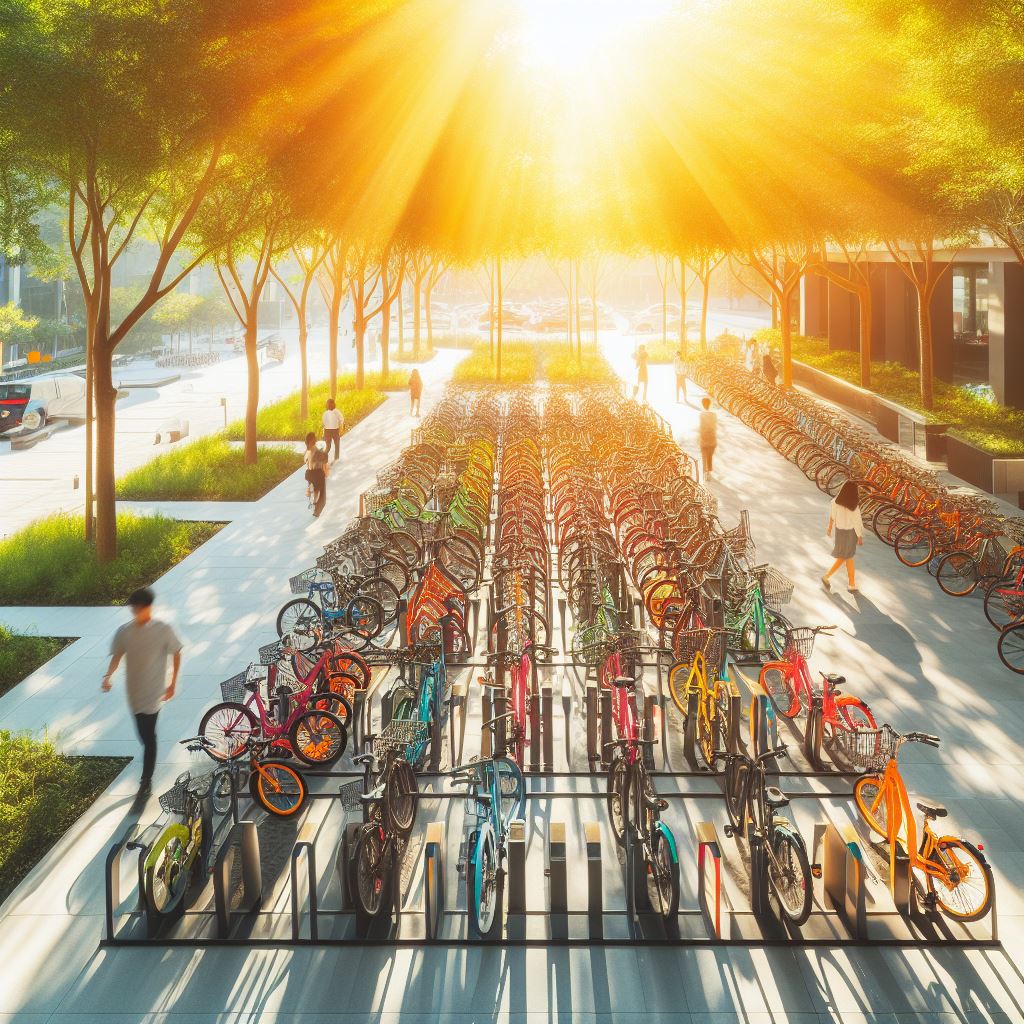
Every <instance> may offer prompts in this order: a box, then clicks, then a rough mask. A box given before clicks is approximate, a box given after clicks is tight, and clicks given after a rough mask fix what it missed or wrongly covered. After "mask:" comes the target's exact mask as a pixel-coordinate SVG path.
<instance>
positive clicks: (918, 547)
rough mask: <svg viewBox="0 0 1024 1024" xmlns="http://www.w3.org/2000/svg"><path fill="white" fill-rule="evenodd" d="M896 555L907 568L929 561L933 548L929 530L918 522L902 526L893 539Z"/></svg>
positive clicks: (919, 565)
mask: <svg viewBox="0 0 1024 1024" xmlns="http://www.w3.org/2000/svg"><path fill="white" fill-rule="evenodd" d="M893 547H894V548H895V550H896V557H897V558H898V559H899V560H900V561H901V562H902V563H903V564H904V565H905V566H907V567H908V568H910V569H918V568H920V567H921V566H922V565H927V564H928V562H930V561H931V557H932V553H933V552H934V550H935V538H934V537H933V536H932V534H931V531H930V530H928V529H927V528H926V527H924V526H921V525H920V523H907V524H906V525H904V526H902V527H901V528H900V530H899V532H898V533H897V534H896V537H895V539H894V541H893Z"/></svg>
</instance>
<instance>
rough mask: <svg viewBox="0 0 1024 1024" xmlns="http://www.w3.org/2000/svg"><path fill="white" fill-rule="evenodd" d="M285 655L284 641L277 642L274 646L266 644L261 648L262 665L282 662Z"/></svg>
mask: <svg viewBox="0 0 1024 1024" xmlns="http://www.w3.org/2000/svg"><path fill="white" fill-rule="evenodd" d="M283 654H284V641H283V640H275V641H274V642H273V643H272V644H264V645H263V646H262V647H261V648H260V664H261V665H273V664H275V663H276V662H278V661H280V660H281V658H282V656H283Z"/></svg>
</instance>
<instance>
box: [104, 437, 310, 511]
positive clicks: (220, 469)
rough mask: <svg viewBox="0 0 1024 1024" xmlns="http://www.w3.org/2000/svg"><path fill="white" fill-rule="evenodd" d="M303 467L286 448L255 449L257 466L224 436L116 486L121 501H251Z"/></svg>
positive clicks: (163, 458)
mask: <svg viewBox="0 0 1024 1024" xmlns="http://www.w3.org/2000/svg"><path fill="white" fill-rule="evenodd" d="M301 465H302V456H301V455H299V454H298V453H297V452H294V451H292V450H291V449H288V448H259V449H258V450H257V452H256V464H255V465H253V466H247V465H246V464H245V452H244V451H243V450H242V449H241V448H238V447H233V446H232V445H231V444H230V443H229V442H228V439H227V438H226V437H225V436H224V435H223V434H214V435H212V436H211V437H204V438H201V439H200V440H198V441H192V442H190V443H189V444H186V445H182V446H181V447H179V448H176V449H175V450H174V451H170V452H167V453H166V454H164V455H158V456H157V457H156V458H155V459H151V460H150V461H149V462H147V463H146V464H145V465H144V466H140V467H139V468H138V469H133V470H132V471H131V472H129V473H126V474H125V475H124V476H123V477H121V479H120V480H119V481H118V482H117V496H118V497H119V498H122V499H124V500H125V501H255V500H256V499H257V498H262V497H263V495H264V494H266V493H267V491H269V490H271V489H272V488H274V487H276V486H277V485H278V484H279V483H280V482H281V481H282V480H284V479H285V478H286V477H289V476H291V475H292V473H294V472H295V470H297V469H298V468H299V466H301Z"/></svg>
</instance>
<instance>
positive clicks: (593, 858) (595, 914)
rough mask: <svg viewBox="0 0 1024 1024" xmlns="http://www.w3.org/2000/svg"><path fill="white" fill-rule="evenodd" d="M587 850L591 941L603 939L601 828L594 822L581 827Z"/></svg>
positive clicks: (588, 910) (588, 911) (588, 913)
mask: <svg viewBox="0 0 1024 1024" xmlns="http://www.w3.org/2000/svg"><path fill="white" fill-rule="evenodd" d="M583 838H584V842H585V843H586V848H587V922H588V926H589V933H590V937H591V938H592V939H601V938H604V889H603V883H602V878H601V828H600V826H599V825H598V824H597V822H596V821H588V822H585V823H584V825H583Z"/></svg>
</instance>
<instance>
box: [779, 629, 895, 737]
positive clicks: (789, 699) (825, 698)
mask: <svg viewBox="0 0 1024 1024" xmlns="http://www.w3.org/2000/svg"><path fill="white" fill-rule="evenodd" d="M835 628H836V627H835V626H815V627H813V628H811V627H806V626H801V627H799V628H795V629H789V630H787V631H786V648H785V652H784V654H783V658H782V660H780V661H769V662H767V663H766V664H765V665H764V667H763V668H762V669H761V676H760V682H761V689H763V690H764V692H765V693H766V694H768V696H769V697H770V698H771V702H772V704H773V705H774V706H775V709H776V710H777V711H778V713H779V714H780V715H784V716H785V717H786V718H796V717H797V716H798V715H800V714H803V713H805V712H809V711H810V709H811V707H812V705H813V698H814V697H815V696H817V694H815V692H814V688H813V686H812V684H811V670H810V667H809V666H808V664H807V659H808V658H809V657H810V656H811V652H812V651H813V650H814V638H815V637H816V636H817V635H818V634H819V633H829V632H831V631H832V630H833V629H835ZM820 674H821V679H822V685H821V711H822V719H823V722H824V726H825V729H826V735H827V736H829V737H832V736H834V735H835V734H836V733H837V732H853V731H855V730H857V729H877V728H878V726H877V725H876V724H875V716H874V715H873V714H872V713H871V709H870V708H869V707H868V706H867V704H865V703H864V701H862V700H861V699H860V698H858V697H851V696H850V695H849V694H843V693H840V691H839V687H840V686H841V685H842V684H843V683H845V682H846V680H845V678H844V677H843V676H837V675H834V674H829V675H826V674H825V673H824V672H822V673H820Z"/></svg>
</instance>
